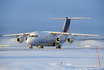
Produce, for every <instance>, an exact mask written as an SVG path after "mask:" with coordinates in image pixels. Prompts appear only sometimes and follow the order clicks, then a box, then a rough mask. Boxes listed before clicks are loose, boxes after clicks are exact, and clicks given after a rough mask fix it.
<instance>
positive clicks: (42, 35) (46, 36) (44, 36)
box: [26, 31, 57, 46]
mask: <svg viewBox="0 0 104 70" xmlns="http://www.w3.org/2000/svg"><path fill="white" fill-rule="evenodd" d="M56 37H57V35H55V34H50V33H48V31H43V32H41V31H38V32H37V31H35V32H32V33H31V34H30V35H29V36H28V37H27V40H26V43H27V44H29V45H32V46H52V45H53V44H54V42H55V40H56Z"/></svg>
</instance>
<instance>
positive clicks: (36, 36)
mask: <svg viewBox="0 0 104 70" xmlns="http://www.w3.org/2000/svg"><path fill="white" fill-rule="evenodd" d="M29 37H35V38H38V37H39V36H38V35H29Z"/></svg>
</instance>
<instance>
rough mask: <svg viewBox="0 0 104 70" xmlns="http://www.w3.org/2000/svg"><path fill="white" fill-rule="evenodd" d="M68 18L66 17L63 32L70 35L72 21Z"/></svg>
mask: <svg viewBox="0 0 104 70" xmlns="http://www.w3.org/2000/svg"><path fill="white" fill-rule="evenodd" d="M67 18H68V17H66V19H65V23H64V26H63V29H62V32H65V33H68V32H69V27H70V19H67Z"/></svg>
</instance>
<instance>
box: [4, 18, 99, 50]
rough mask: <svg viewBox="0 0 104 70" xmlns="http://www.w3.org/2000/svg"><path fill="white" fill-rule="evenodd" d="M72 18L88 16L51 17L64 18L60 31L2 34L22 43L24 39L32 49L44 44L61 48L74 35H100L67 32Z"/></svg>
mask: <svg viewBox="0 0 104 70" xmlns="http://www.w3.org/2000/svg"><path fill="white" fill-rule="evenodd" d="M74 19H89V18H79V17H72V18H68V17H66V18H51V20H65V22H64V25H63V28H62V30H61V31H60V32H53V31H34V32H30V33H20V34H9V35H3V36H15V37H17V42H18V43H22V42H23V41H24V40H25V41H26V43H27V44H29V45H30V46H29V48H30V49H32V48H33V46H36V47H39V49H43V48H44V46H51V47H54V46H56V49H61V47H62V44H63V43H64V42H65V41H67V42H68V43H69V44H71V43H73V42H74V40H75V37H77V36H85V37H88V36H96V37H100V35H91V34H77V33H69V27H70V21H71V20H74Z"/></svg>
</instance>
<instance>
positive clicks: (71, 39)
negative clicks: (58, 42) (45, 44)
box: [67, 36, 75, 43]
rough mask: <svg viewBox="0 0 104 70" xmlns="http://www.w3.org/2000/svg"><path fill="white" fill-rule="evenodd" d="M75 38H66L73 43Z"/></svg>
mask: <svg viewBox="0 0 104 70" xmlns="http://www.w3.org/2000/svg"><path fill="white" fill-rule="evenodd" d="M74 40H75V38H74V37H73V36H71V37H68V38H67V42H68V43H73V42H74Z"/></svg>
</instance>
